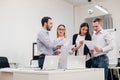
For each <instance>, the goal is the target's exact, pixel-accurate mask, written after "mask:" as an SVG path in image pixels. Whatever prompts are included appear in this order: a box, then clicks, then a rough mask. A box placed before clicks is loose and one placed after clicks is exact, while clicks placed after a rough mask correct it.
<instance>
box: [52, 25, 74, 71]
mask: <svg viewBox="0 0 120 80" xmlns="http://www.w3.org/2000/svg"><path fill="white" fill-rule="evenodd" d="M54 43H55V45H62V47H61V49H58V50H56V52H57V53H58V55H60V61H59V68H61V69H64V68H66V61H67V56H68V55H69V53H70V52H72V50H71V49H70V48H69V46H71V45H72V43H71V42H70V40H69V39H68V38H67V37H66V27H65V25H63V24H60V25H59V26H58V27H57V39H56V40H54Z"/></svg>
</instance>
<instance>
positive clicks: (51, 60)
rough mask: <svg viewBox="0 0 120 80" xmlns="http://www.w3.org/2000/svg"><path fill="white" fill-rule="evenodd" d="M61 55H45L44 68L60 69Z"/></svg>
mask: <svg viewBox="0 0 120 80" xmlns="http://www.w3.org/2000/svg"><path fill="white" fill-rule="evenodd" d="M58 63H59V56H45V60H44V63H43V69H42V70H56V69H58Z"/></svg>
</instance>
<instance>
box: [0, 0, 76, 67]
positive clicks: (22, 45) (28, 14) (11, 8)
mask: <svg viewBox="0 0 120 80" xmlns="http://www.w3.org/2000/svg"><path fill="white" fill-rule="evenodd" d="M43 16H50V17H52V18H53V22H54V27H53V29H52V37H53V36H55V35H56V27H57V26H58V25H59V24H64V25H66V27H67V33H68V36H69V37H70V36H71V35H72V34H73V30H74V27H73V5H71V4H68V3H66V2H64V1H62V0H0V56H7V57H8V59H9V61H10V62H17V63H19V65H20V66H24V67H27V66H29V62H30V59H32V43H33V42H36V37H37V33H38V32H39V29H40V28H41V23H40V20H41V18H42V17H43Z"/></svg>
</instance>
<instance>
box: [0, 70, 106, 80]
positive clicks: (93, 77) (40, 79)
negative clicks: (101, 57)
mask: <svg viewBox="0 0 120 80" xmlns="http://www.w3.org/2000/svg"><path fill="white" fill-rule="evenodd" d="M0 73H1V74H2V75H3V74H4V76H2V79H0V80H80V79H82V80H104V70H103V69H79V70H65V71H64V70H52V71H38V70H29V69H27V70H25V69H23V70H22V69H16V70H11V71H8V73H7V72H6V71H3V70H0ZM6 76H9V79H7V77H6ZM4 77H6V78H4Z"/></svg>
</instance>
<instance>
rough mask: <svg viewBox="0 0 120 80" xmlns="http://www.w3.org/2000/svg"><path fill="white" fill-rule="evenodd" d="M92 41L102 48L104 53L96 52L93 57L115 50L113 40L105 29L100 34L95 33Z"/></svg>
mask: <svg viewBox="0 0 120 80" xmlns="http://www.w3.org/2000/svg"><path fill="white" fill-rule="evenodd" d="M92 40H93V42H94V43H95V46H97V47H100V48H102V52H100V53H97V52H95V53H94V54H93V55H92V56H93V57H97V56H100V55H104V54H107V53H108V52H109V51H111V50H113V43H112V40H113V39H112V37H111V36H110V34H109V33H108V32H107V31H105V30H103V29H102V30H101V31H100V32H98V33H96V32H94V34H93V36H92Z"/></svg>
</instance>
